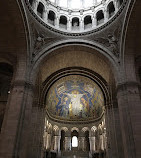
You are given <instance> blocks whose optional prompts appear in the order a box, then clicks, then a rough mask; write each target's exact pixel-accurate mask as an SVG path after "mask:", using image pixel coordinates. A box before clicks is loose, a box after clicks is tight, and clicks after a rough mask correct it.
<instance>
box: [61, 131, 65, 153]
mask: <svg viewBox="0 0 141 158" xmlns="http://www.w3.org/2000/svg"><path fill="white" fill-rule="evenodd" d="M64 141H65V131H64V130H61V139H60V151H61V152H62V151H64Z"/></svg>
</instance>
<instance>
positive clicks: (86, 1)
mask: <svg viewBox="0 0 141 158" xmlns="http://www.w3.org/2000/svg"><path fill="white" fill-rule="evenodd" d="M50 2H51V3H52V4H54V5H57V6H59V7H63V8H68V9H72V10H73V9H85V8H89V7H92V6H94V5H97V4H100V3H101V2H102V0H50Z"/></svg>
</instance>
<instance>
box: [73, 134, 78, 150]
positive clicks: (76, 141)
mask: <svg viewBox="0 0 141 158" xmlns="http://www.w3.org/2000/svg"><path fill="white" fill-rule="evenodd" d="M72 147H73V148H76V147H78V138H77V137H76V136H73V137H72Z"/></svg>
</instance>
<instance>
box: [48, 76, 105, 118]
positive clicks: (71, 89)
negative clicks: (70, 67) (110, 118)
mask: <svg viewBox="0 0 141 158" xmlns="http://www.w3.org/2000/svg"><path fill="white" fill-rule="evenodd" d="M46 110H47V113H48V114H49V115H50V116H51V117H53V118H57V119H59V120H60V119H65V120H70V121H72V120H90V119H92V120H94V119H98V118H101V117H102V116H103V113H104V96H103V93H102V91H101V89H100V87H99V86H98V85H97V84H96V83H95V82H94V81H92V80H91V79H89V78H87V77H84V76H80V75H70V76H67V77H63V78H61V79H59V80H58V81H57V82H55V83H54V84H53V85H52V86H51V88H50V89H49V91H48V93H47V97H46Z"/></svg>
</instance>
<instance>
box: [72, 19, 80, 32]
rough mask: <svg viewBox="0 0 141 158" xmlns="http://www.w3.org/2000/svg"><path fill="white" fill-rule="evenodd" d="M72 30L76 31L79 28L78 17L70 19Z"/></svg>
mask: <svg viewBox="0 0 141 158" xmlns="http://www.w3.org/2000/svg"><path fill="white" fill-rule="evenodd" d="M72 30H73V31H77V30H79V18H76V17H75V18H73V19H72Z"/></svg>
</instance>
